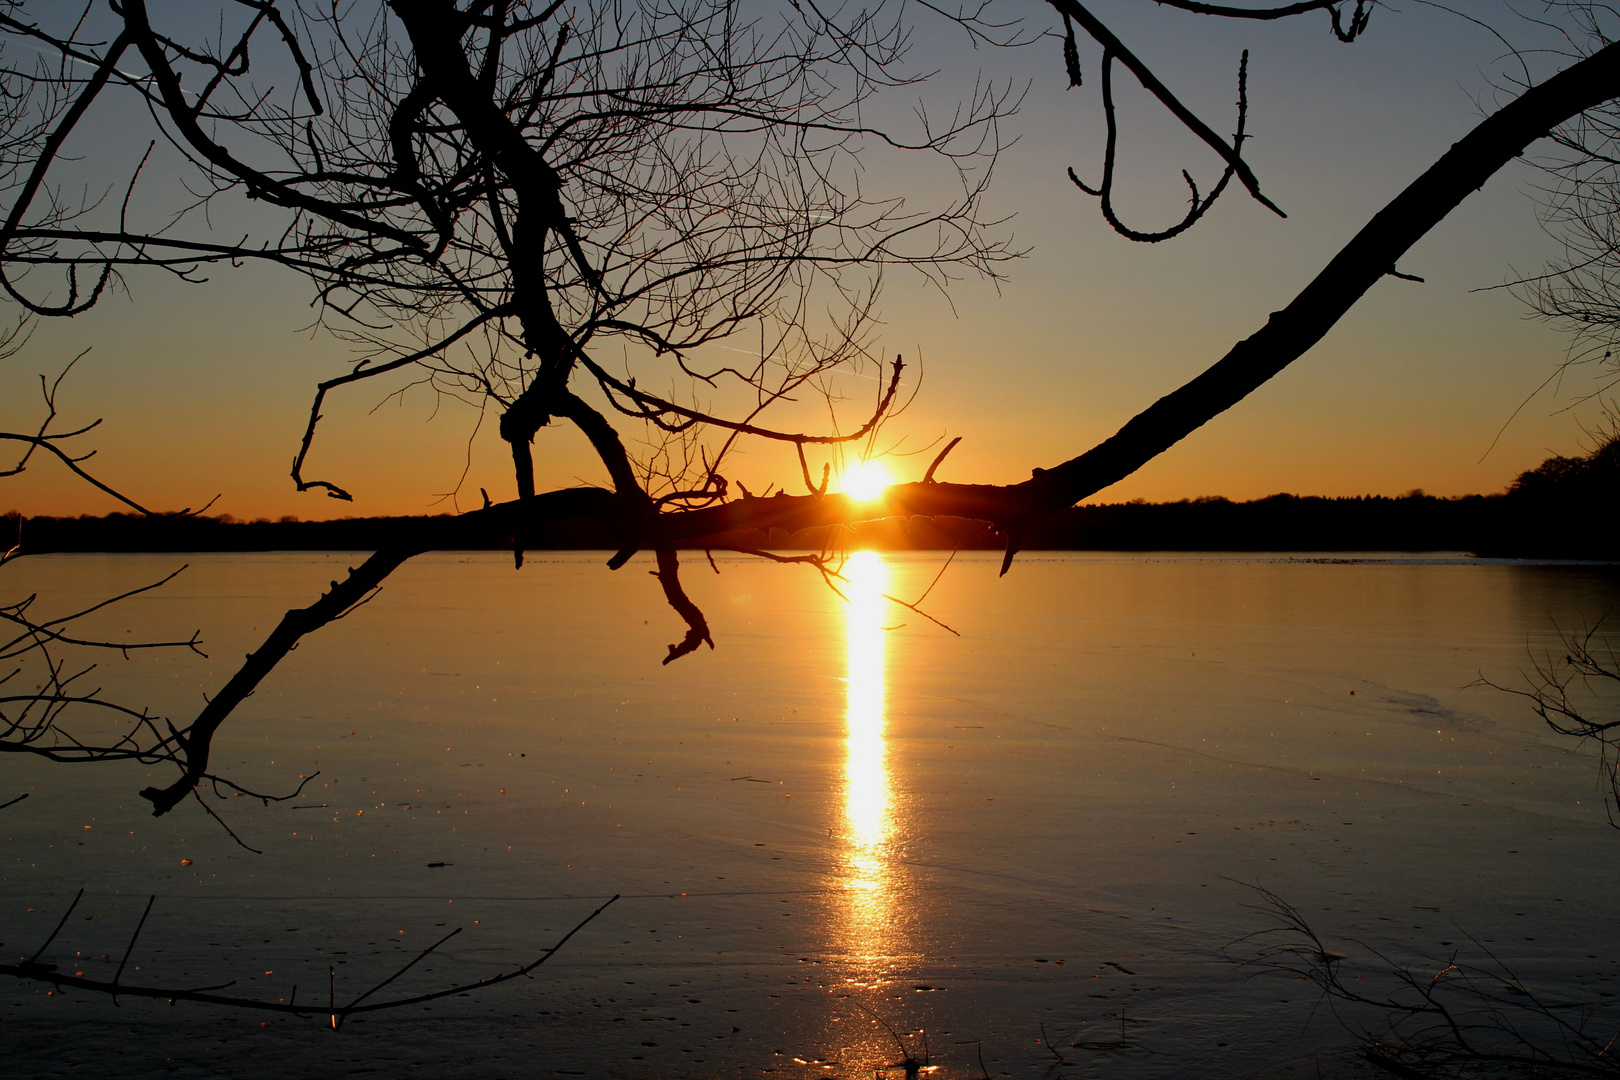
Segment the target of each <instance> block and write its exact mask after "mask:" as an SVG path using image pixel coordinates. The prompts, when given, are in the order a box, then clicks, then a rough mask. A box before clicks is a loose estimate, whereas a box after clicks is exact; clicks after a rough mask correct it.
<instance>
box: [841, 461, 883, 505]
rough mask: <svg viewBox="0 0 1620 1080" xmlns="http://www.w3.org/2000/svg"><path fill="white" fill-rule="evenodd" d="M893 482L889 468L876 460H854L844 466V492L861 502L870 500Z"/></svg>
mask: <svg viewBox="0 0 1620 1080" xmlns="http://www.w3.org/2000/svg"><path fill="white" fill-rule="evenodd" d="M892 483H894V477H892V476H890V475H889V470H888V469H887V468H885V467H884V466H883V464H882V463H881V462H877V461H856V462H853V463H851V464H849V465H845V466H844V493H845V494H847V495H849V496H850V497H851V498H853V499H857V500H859V501H861V502H871V501H872V500H873V499H876V498H877V497H878V496H880V495H882V494H883V489H884V488H886V487H888V486H889V485H890V484H892Z"/></svg>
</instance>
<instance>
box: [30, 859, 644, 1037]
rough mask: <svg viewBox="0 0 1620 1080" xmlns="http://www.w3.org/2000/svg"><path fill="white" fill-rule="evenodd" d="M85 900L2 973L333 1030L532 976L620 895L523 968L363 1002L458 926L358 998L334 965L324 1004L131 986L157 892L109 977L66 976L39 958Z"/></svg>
mask: <svg viewBox="0 0 1620 1080" xmlns="http://www.w3.org/2000/svg"><path fill="white" fill-rule="evenodd" d="M83 898H84V890H83V889H80V890H79V893H78V895H77V896H75V897H74V898H73V902H72V903H71V904H69V905H68V908H67V911H65V912H63V913H62V918H61V921H59V922H58V923H57V924H56V929H54V930H52V931H51V933H50V936H49V937H47V938H46V939H45V943H44V944H43V945H41V946H40V947H39V948H38V949H36V950H35V951H34V955H33V956H31V957H29V958H28V959H26V960H23V961H22V962H20V963H17V964H0V975H11V976H14V977H16V978H18V979H24V980H28V981H32V982H43V983H50V984H52V985H54V986H56V987H57V988H59V989H66V988H69V987H71V988H73V989H76V990H88V991H90V992H92V993H98V994H106V995H108V996H109V997H111V998H112V999H113V1004H115V1005H116V1004H117V1003H118V999H119V997H121V996H128V997H144V998H157V999H159V1000H163V1001H167V1002H168V1003H169V1004H171V1005H172V1004H174V1003H175V1002H176V1001H196V1002H201V1003H202V1004H205V1005H224V1006H228V1007H230V1008H236V1009H254V1010H258V1011H261V1012H277V1013H291V1014H292V1015H294V1016H298V1017H302V1018H309V1017H313V1016H325V1017H327V1018H328V1021H329V1022H330V1024H331V1026H332V1029H333V1030H334V1031H336V1030H337V1029H338V1028H339V1027H340V1026H341V1025H342V1023H343V1021H344V1020H346V1019H348V1018H349V1017H350V1016H353V1015H355V1014H356V1013H366V1012H378V1011H381V1010H384V1009H399V1008H403V1007H405V1006H407V1005H420V1004H421V1003H423V1002H425V1001H433V1000H436V999H438V998H443V997H450V996H452V995H455V994H465V993H468V992H469V991H472V990H482V989H484V988H486V987H490V986H497V985H499V984H500V983H504V982H510V981H511V980H513V979H518V978H523V977H531V978H532V976H530V975H529V973H530V972H531V971H533V970H534V969H535V968H537V967H539V966H540V965H541V964H544V963H545V962H546V961H547V960H550V959H551V958H552V957H553V956H554V955H556V953H557V952H558V950H560V949H561V948H562V947H563V946H564V945H566V944H567V943H568V939H569V938H571V937H573V936H574V935H575V934H577V933H579V932H580V931H581V930H583V929H584V928H585V926H586V924H587V923H589V922H590V921H591V920H592V919H594V918H596V917H597V916H598V915H600V914H602V912H603V911H605V910H607V907H608V905H609V904H612V903H613V901H614V900H617V899H618V898H619V897H618V894H614V896H613V897H612V898H611V899H610V900H608V901H607V903H605V904H603V905H602V906H601V907H599V908H597V909H596V910H595V911H593V912H591V913H590V914H589V915H587V916H585V918H584V919H582V920H581V921H580V922H579V924H578V925H576V926H575V927H574V928H573V929H572V930H570V931H568V933H566V934H564V935H563V936H562V937H561V938H560V939H559V940H558V941H557V944H555V945H553V946H552V947H551V948H549V949H547V950H546V951H545V952H543V953H541V954H540V956H539V957H538V958H536V959H535V960H533V961H531V962H530V963H527V964H524V965H522V966H521V967H516V968H513V969H511V970H509V971H504V972H501V973H500V974H497V975H492V976H490V977H489V978H487V979H479V980H478V981H476V982H471V983H462V984H460V985H457V986H451V987H446V988H445V989H443V990H434V991H431V992H429V993H425V994H414V995H412V996H410V997H403V998H392V999H390V1000H388V1001H373V1002H368V1001H367V1000H366V999H367V998H369V997H371V996H372V995H373V994H375V993H377V992H378V991H379V990H382V989H383V988H384V987H386V986H388V985H389V984H390V983H392V982H393V981H394V980H396V979H398V978H399V977H400V976H402V975H404V974H405V973H406V972H407V971H409V970H411V968H413V967H415V966H416V965H417V964H419V963H420V962H422V961H423V960H425V959H427V957H428V956H429V955H431V954H432V953H433V951H434V950H436V949H437V948H438V947H439V946H441V945H443V944H444V943H445V942H447V941H449V940H450V939H451V938H453V937H455V936H456V935H457V934H459V933H461V929H462V928H461V927H459V926H458V927H457V928H456V929H454V930H452V931H450V932H449V933H448V934H446V935H444V937H442V938H440V939H439V940H438V941H436V942H434V943H433V944H432V945H429V946H428V947H427V948H425V949H423V950H422V951H421V952H419V953H417V954H416V956H414V957H412V958H411V960H410V961H409V962H408V963H406V964H405V966H404V967H402V968H400V969H399V970H398V971H396V972H394V973H393V974H392V975H390V976H388V977H387V978H386V979H383V980H382V981H381V982H378V983H376V984H374V985H373V986H372V987H371V988H370V989H369V990H366V991H365V992H364V993H362V994H360V995H359V996H358V997H356V998H354V999H353V1000H351V1001H349V1002H348V1003H347V1004H344V1005H339V1004H338V1002H337V968H336V967H330V968H329V969H328V982H327V1002H326V1004H325V1005H324V1006H323V1005H320V1004H319V1003H315V1002H306V1003H305V1004H303V1005H300V1004H299V1003H298V986H297V985H296V984H294V986H293V988H292V992H291V994H289V995H288V996H287V997H285V998H277V999H276V1000H274V1001H272V1000H268V999H265V998H249V997H237V996H234V995H229V994H218V993H215V992H214V991H217V990H224V989H226V988H227V987H230V986H233V985H235V980H234V979H233V980H231V981H230V982H226V983H220V984H217V985H214V986H199V987H190V988H179V987H160V986H133V985H130V984H128V983H125V982H124V981H123V976H124V968H125V966H126V965H128V963H129V958H130V954H131V953H133V952H134V951H135V943H136V942H137V941H138V940H140V936H141V930H142V929H144V928H145V926H146V919H147V916H148V915H150V914H151V913H152V904H153V902H154V901H155V900H156V899H157V897H155V896H154V897H152V898H151V899H149V900H147V902H146V910H145V911H143V912H142V913H141V918H140V921H139V922H138V923H136V924H135V932H134V933H133V934H131V935H130V939H129V945H128V947H126V948H125V949H124V957H123V959H122V960H121V961H119V964H118V970H117V971H115V972H114V973H113V977H112V981H110V982H108V981H106V980H103V979H93V978H88V977H86V975H85V973H84V972H83V971H78V972H74V973H73V974H71V975H70V974H68V973H66V972H64V971H61V970H59V968H58V965H56V964H50V963H43V962H41V960H40V958H41V957H42V956H44V955H45V950H46V949H48V948H50V947H51V943H52V942H53V941H55V940H56V936H57V935H58V934H59V933H61V932H62V927H64V926H66V925H67V921H68V918H69V916H71V915H72V914H73V910H74V908H76V907H78V906H79V901H80V900H82V899H83Z"/></svg>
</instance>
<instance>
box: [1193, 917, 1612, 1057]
mask: <svg viewBox="0 0 1620 1080" xmlns="http://www.w3.org/2000/svg"><path fill="white" fill-rule="evenodd" d="M1249 887H1250V888H1252V889H1254V890H1255V892H1256V893H1258V894H1259V896H1260V898H1261V903H1259V904H1256V905H1253V906H1254V908H1255V910H1257V911H1261V912H1263V913H1265V914H1267V915H1269V916H1271V918H1272V919H1273V925H1272V926H1270V927H1268V928H1266V929H1264V930H1259V931H1256V932H1255V933H1253V934H1249V935H1246V936H1245V937H1242V938H1239V939H1238V940H1237V941H1235V942H1233V943H1232V944H1231V945H1229V946H1227V947H1226V950H1225V952H1226V955H1227V958H1228V959H1229V960H1231V961H1232V962H1233V963H1235V964H1237V965H1239V966H1240V967H1245V968H1249V969H1250V970H1251V971H1252V972H1253V973H1254V974H1257V975H1258V974H1267V973H1275V974H1280V975H1287V976H1289V977H1290V978H1292V979H1296V980H1297V979H1303V980H1306V981H1308V982H1310V983H1312V984H1313V985H1315V986H1316V987H1317V988H1318V989H1319V990H1320V991H1321V995H1322V996H1321V998H1320V999H1319V1001H1318V1006H1320V1005H1322V1004H1325V1005H1327V1007H1328V1010H1329V1011H1330V1012H1331V1013H1332V1014H1333V1016H1334V1017H1335V1019H1337V1020H1338V1021H1339V1023H1340V1024H1342V1025H1343V1026H1344V1027H1345V1029H1346V1030H1348V1031H1351V1032H1353V1033H1354V1034H1355V1035H1356V1036H1357V1037H1359V1038H1360V1040H1361V1043H1362V1051H1363V1056H1364V1057H1365V1058H1366V1059H1367V1061H1369V1062H1370V1063H1371V1064H1372V1065H1374V1066H1376V1067H1377V1068H1379V1069H1381V1070H1382V1071H1384V1072H1387V1073H1390V1074H1393V1075H1395V1076H1406V1077H1419V1078H1422V1077H1429V1076H1442V1075H1443V1076H1447V1077H1485V1076H1489V1077H1492V1078H1493V1080H1494V1078H1511V1077H1525V1078H1529V1077H1542V1076H1555V1075H1556V1076H1595V1077H1620V1060H1616V1059H1615V1058H1614V1057H1612V1056H1611V1055H1610V1053H1609V1051H1610V1050H1611V1048H1612V1047H1613V1046H1614V1044H1615V1040H1616V1038H1620V1036H1616V1034H1615V1032H1614V1030H1613V1026H1612V1025H1613V1020H1612V1019H1609V1018H1605V1020H1604V1022H1603V1026H1601V1027H1600V1026H1599V1025H1598V1023H1597V1022H1596V1021H1595V1017H1596V1014H1597V1012H1598V1011H1599V1009H1600V1008H1602V1007H1603V1006H1602V1004H1601V1003H1600V1002H1594V1001H1590V1000H1589V1001H1584V1002H1580V1001H1554V1000H1551V999H1550V998H1548V997H1546V996H1544V994H1540V993H1537V992H1536V991H1535V990H1533V989H1531V988H1530V987H1529V986H1528V985H1526V982H1525V980H1524V979H1522V978H1520V976H1519V975H1517V974H1516V973H1515V972H1514V971H1513V970H1512V969H1511V968H1509V967H1508V966H1507V964H1505V963H1504V962H1503V961H1501V960H1500V959H1498V958H1497V957H1496V956H1495V955H1494V954H1493V953H1492V952H1491V950H1490V949H1489V948H1487V947H1486V946H1485V945H1483V944H1482V943H1480V942H1479V941H1478V940H1475V939H1472V938H1470V942H1471V944H1472V945H1473V946H1474V947H1475V948H1476V949H1478V950H1479V951H1480V952H1481V953H1483V954H1484V955H1485V957H1486V961H1485V962H1484V963H1481V964H1476V963H1472V962H1470V961H1467V960H1461V959H1459V950H1455V949H1454V950H1452V952H1451V953H1450V954H1449V955H1448V956H1446V957H1443V958H1439V959H1436V960H1434V961H1432V962H1431V963H1428V964H1419V965H1415V966H1414V965H1406V964H1402V963H1399V962H1397V961H1395V960H1392V959H1391V958H1390V957H1388V956H1386V955H1385V954H1384V953H1383V952H1381V951H1380V950H1378V949H1376V948H1374V947H1372V946H1370V945H1367V944H1366V943H1364V942H1360V941H1351V942H1349V943H1347V945H1346V946H1345V947H1346V948H1348V947H1349V946H1354V947H1356V948H1357V949H1359V950H1361V951H1363V952H1365V953H1366V955H1367V956H1368V957H1370V958H1371V963H1367V962H1366V961H1364V960H1357V959H1352V958H1350V957H1349V956H1347V955H1346V953H1344V952H1338V951H1335V950H1333V949H1331V948H1329V947H1328V945H1327V943H1326V942H1324V941H1323V939H1322V938H1321V937H1320V936H1319V935H1318V934H1317V933H1316V931H1315V930H1314V929H1312V928H1311V926H1310V925H1309V923H1307V922H1306V920H1305V916H1304V915H1303V914H1301V912H1300V910H1299V909H1298V908H1296V907H1295V906H1294V905H1292V904H1290V903H1289V902H1288V901H1286V900H1284V899H1283V898H1282V897H1280V896H1278V895H1277V894H1276V893H1274V892H1272V891H1271V890H1269V889H1266V888H1263V887H1261V886H1259V885H1251V886H1249ZM1448 944H1449V943H1448ZM1354 968H1362V969H1363V971H1364V973H1362V974H1354V973H1352V969H1354Z"/></svg>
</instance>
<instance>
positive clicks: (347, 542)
mask: <svg viewBox="0 0 1620 1080" xmlns="http://www.w3.org/2000/svg"><path fill="white" fill-rule="evenodd" d="M1617 507H1620V436H1616V435H1610V436H1606V437H1604V438H1602V439H1601V440H1600V442H1599V445H1598V446H1597V448H1596V449H1595V450H1593V451H1592V452H1591V453H1589V454H1585V455H1582V456H1579V457H1551V458H1548V459H1547V460H1546V461H1544V462H1542V463H1541V464H1540V465H1538V466H1537V467H1536V468H1534V469H1531V470H1529V471H1527V472H1524V473H1521V474H1520V475H1519V476H1518V478H1517V479H1515V480H1514V481H1513V483H1512V484H1511V485H1510V486H1509V487H1508V489H1507V491H1505V492H1503V493H1501V494H1496V495H1465V496H1461V497H1455V498H1439V497H1436V496H1433V495H1426V494H1424V493H1423V492H1422V491H1421V490H1414V491H1411V492H1408V493H1407V494H1405V495H1401V496H1396V497H1390V496H1384V495H1363V496H1357V497H1354V498H1321V497H1318V496H1305V495H1270V496H1267V497H1266V498H1263V499H1254V500H1251V501H1248V502H1233V501H1232V500H1230V499H1224V498H1202V499H1183V500H1181V501H1180V502H1172V503H1148V502H1142V501H1140V500H1138V501H1134V502H1128V503H1105V504H1100V505H1093V506H1077V507H1073V508H1071V509H1069V510H1065V511H1062V512H1061V513H1058V514H1054V515H1052V516H1051V517H1049V518H1046V519H1045V520H1043V521H1040V522H1037V523H1035V524H1034V525H1033V526H1031V528H1030V530H1029V532H1028V534H1027V535H1026V537H1025V540H1024V544H1023V547H1024V549H1025V550H1026V551H1030V550H1045V551H1467V552H1473V553H1475V554H1479V555H1494V556H1510V557H1534V558H1565V559H1616V558H1620V532H1617V529H1616V526H1617V525H1620V520H1617V519H1620V514H1617ZM420 520H422V519H420V518H399V517H390V518H343V519H340V520H336V521H300V520H298V519H297V518H294V517H284V518H281V519H279V520H276V521H271V520H268V519H263V518H261V519H259V520H256V521H240V520H237V519H235V518H233V517H231V516H230V515H229V514H222V515H220V516H218V517H175V516H163V515H157V516H152V517H142V516H140V515H137V514H108V515H107V516H105V517H76V518H52V517H26V518H25V517H22V516H21V515H19V514H17V513H15V512H13V513H9V514H6V515H5V516H4V517H3V518H0V547H5V548H9V547H11V546H12V545H17V546H18V547H19V548H20V551H21V553H23V554H45V553H50V552H72V551H85V552H88V551H123V552H142V551H146V552H157V551H163V552H169V551H371V550H375V549H377V548H379V547H384V546H387V544H388V542H389V536H390V533H391V532H393V531H395V530H398V529H400V528H401V527H403V526H404V525H406V524H407V523H408V522H412V521H420ZM827 531H828V530H827V529H824V528H817V529H805V530H803V531H801V532H796V533H787V532H782V531H780V530H776V531H774V532H772V533H771V535H770V536H768V537H765V536H762V535H761V534H759V533H757V532H747V533H734V534H723V535H716V536H711V537H704V538H701V539H700V540H697V541H694V542H693V543H692V544H690V545H687V546H688V547H690V548H694V549H696V548H705V547H712V548H744V549H748V548H774V549H783V550H788V549H791V550H821V549H823V548H824V547H827V546H831V547H835V548H842V547H869V548H881V549H885V550H919V551H933V550H950V549H953V548H960V549H963V550H974V549H986V550H995V549H999V548H1001V547H1003V546H1004V544H1005V541H1004V540H1002V539H1001V537H1000V536H999V534H997V533H996V531H995V530H994V528H992V527H991V526H990V525H989V524H987V523H985V522H980V521H966V520H963V519H960V518H922V517H918V518H910V519H907V518H898V517H897V518H889V519H887V520H883V521H875V522H870V523H866V524H863V525H861V526H858V527H857V528H855V529H853V530H847V529H846V530H844V532H845V533H846V535H845V536H844V537H842V538H836V539H835V542H833V543H831V544H829V543H828V541H829V537H828V536H827ZM523 539H524V546H525V547H526V548H529V549H532V550H552V551H557V550H580V549H583V550H593V549H601V550H609V551H611V550H614V548H615V547H616V545H615V544H614V543H613V540H612V538H611V537H610V536H609V535H608V532H607V530H606V529H604V528H602V527H601V526H600V525H598V524H597V523H596V522H594V521H587V520H583V519H576V520H566V521H559V522H553V523H550V524H548V525H545V526H543V527H540V528H537V529H535V530H534V531H532V532H527V533H525V535H524V538H523ZM511 546H512V537H511V536H510V535H505V534H501V533H498V532H492V533H490V535H489V536H488V537H487V538H484V540H483V542H481V543H479V544H476V545H472V550H491V551H493V550H501V549H504V548H510V547H511Z"/></svg>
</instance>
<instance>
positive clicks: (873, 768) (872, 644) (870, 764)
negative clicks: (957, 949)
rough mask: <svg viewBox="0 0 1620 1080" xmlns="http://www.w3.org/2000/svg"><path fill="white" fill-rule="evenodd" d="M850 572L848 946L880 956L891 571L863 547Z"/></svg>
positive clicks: (886, 915) (889, 823)
mask: <svg viewBox="0 0 1620 1080" xmlns="http://www.w3.org/2000/svg"><path fill="white" fill-rule="evenodd" d="M844 575H845V576H846V577H847V578H848V579H849V584H848V589H847V595H848V596H849V600H850V603H849V607H848V609H847V610H848V614H847V622H846V631H845V634H846V639H847V641H848V650H849V668H848V672H849V679H848V708H847V713H846V721H845V750H846V753H845V764H844V826H845V830H844V844H845V852H844V855H845V866H846V868H847V869H846V876H845V885H846V886H847V887H848V889H849V934H848V938H847V940H846V943H845V945H846V948H847V949H848V950H849V951H850V952H851V953H852V954H855V955H861V956H866V957H877V956H881V955H884V954H885V953H886V952H887V951H888V950H887V948H886V947H885V946H886V945H887V944H888V942H887V940H886V939H887V936H888V934H887V928H888V924H889V922H890V918H891V912H890V905H891V897H890V895H889V893H890V889H889V880H888V878H889V841H890V833H891V832H892V831H893V828H894V807H893V796H892V794H891V792H890V790H889V767H888V760H887V747H886V746H885V742H884V721H885V717H884V712H885V704H886V697H887V685H886V682H885V678H884V648H885V645H886V642H885V640H884V638H885V631H884V629H883V615H884V610H883V605H884V604H885V603H886V601H885V600H884V599H883V594H884V593H885V592H887V591H888V576H889V572H888V568H887V567H886V566H884V565H883V559H882V557H881V556H879V555H878V554H877V553H876V552H873V551H862V552H857V553H856V554H854V555H852V556H851V557H850V559H849V562H848V563H847V564H846V565H845V567H844Z"/></svg>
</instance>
